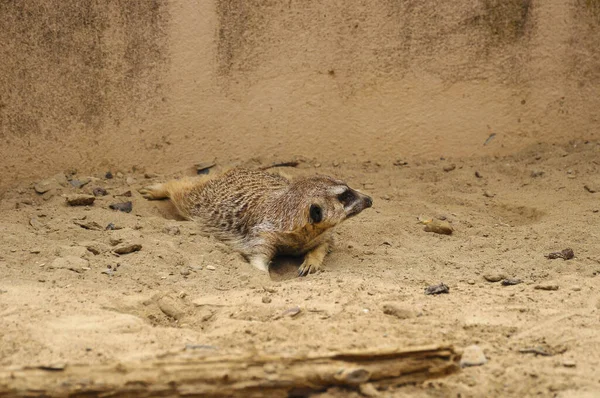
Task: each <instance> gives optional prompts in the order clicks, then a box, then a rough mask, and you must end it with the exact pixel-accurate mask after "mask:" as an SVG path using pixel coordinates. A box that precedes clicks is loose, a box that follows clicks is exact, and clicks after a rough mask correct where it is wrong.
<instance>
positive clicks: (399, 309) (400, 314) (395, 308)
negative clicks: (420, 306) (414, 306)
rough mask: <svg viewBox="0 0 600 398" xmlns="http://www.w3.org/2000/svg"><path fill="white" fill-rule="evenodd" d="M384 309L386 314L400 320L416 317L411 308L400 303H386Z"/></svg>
mask: <svg viewBox="0 0 600 398" xmlns="http://www.w3.org/2000/svg"><path fill="white" fill-rule="evenodd" d="M382 309H383V313H384V314H386V315H391V316H394V317H396V318H398V319H409V318H414V317H415V313H414V312H413V311H412V310H411V309H410V308H408V307H406V306H404V305H402V304H400V303H384V304H383V306H382Z"/></svg>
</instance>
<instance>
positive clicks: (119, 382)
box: [0, 346, 460, 397]
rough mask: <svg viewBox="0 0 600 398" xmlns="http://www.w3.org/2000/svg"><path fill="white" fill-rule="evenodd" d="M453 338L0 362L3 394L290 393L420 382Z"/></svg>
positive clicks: (438, 369)
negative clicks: (416, 344) (386, 345)
mask: <svg viewBox="0 0 600 398" xmlns="http://www.w3.org/2000/svg"><path fill="white" fill-rule="evenodd" d="M459 360H460V354H458V353H457V352H456V351H455V350H454V348H453V347H451V346H431V347H420V348H408V349H399V350H388V351H381V350H373V351H368V350H367V351H353V352H345V353H334V354H328V355H304V356H272V355H245V356H235V357H234V356H222V355H218V356H214V355H213V356H208V357H207V356H199V355H198V354H195V353H194V352H189V351H186V352H181V353H177V354H172V355H167V356H166V357H164V358H159V359H153V360H147V361H141V362H129V363H112V364H102V365H67V366H64V367H62V366H56V367H35V368H32V367H28V368H18V369H10V368H8V369H7V368H4V369H0V397H8V396H10V397H34V396H36V397H37V396H44V397H95V396H110V397H150V396H153V397H156V396H158V397H166V396H169V397H288V396H306V395H308V394H310V393H313V392H316V391H323V390H326V389H327V388H329V387H332V386H347V387H351V388H358V387H359V386H360V385H361V384H364V383H372V384H373V385H374V386H375V387H379V388H382V387H385V386H390V385H401V384H406V383H416V382H422V381H424V380H427V379H431V378H435V377H440V376H443V375H446V374H449V373H452V372H455V371H457V370H458V369H459V366H458V362H459Z"/></svg>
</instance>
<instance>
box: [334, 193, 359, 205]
mask: <svg viewBox="0 0 600 398" xmlns="http://www.w3.org/2000/svg"><path fill="white" fill-rule="evenodd" d="M354 199H356V195H354V192H352V191H351V190H349V189H347V190H345V191H344V192H342V193H341V194H339V195H338V200H339V201H340V202H341V203H342V204H343V205H344V206H348V205H349V204H350V203H351V202H353V201H354Z"/></svg>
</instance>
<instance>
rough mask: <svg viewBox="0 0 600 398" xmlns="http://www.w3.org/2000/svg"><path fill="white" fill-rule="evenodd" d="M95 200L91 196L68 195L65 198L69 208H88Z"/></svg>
mask: <svg viewBox="0 0 600 398" xmlns="http://www.w3.org/2000/svg"><path fill="white" fill-rule="evenodd" d="M94 200H96V197H95V196H92V195H84V194H79V195H68V196H67V204H68V205H69V206H90V205H92V204H93V203H94Z"/></svg>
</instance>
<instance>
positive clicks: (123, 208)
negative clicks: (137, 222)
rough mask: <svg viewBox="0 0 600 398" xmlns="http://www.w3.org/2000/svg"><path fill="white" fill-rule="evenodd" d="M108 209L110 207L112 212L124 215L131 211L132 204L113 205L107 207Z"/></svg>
mask: <svg viewBox="0 0 600 398" xmlns="http://www.w3.org/2000/svg"><path fill="white" fill-rule="evenodd" d="M108 207H110V208H111V209H112V210H118V211H122V212H125V213H131V210H133V203H131V201H129V202H120V203H113V204H111V205H109V206H108Z"/></svg>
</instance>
